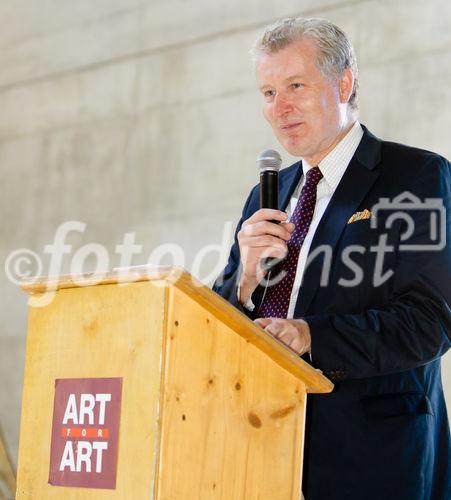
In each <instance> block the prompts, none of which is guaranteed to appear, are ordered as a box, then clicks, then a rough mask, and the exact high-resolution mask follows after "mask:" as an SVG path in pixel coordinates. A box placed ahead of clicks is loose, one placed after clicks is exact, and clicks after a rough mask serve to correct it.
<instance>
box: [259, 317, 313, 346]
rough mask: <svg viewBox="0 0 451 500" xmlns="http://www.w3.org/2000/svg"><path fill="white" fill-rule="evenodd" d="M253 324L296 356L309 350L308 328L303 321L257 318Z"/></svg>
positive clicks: (310, 343)
mask: <svg viewBox="0 0 451 500" xmlns="http://www.w3.org/2000/svg"><path fill="white" fill-rule="evenodd" d="M254 323H256V324H257V325H258V326H260V327H262V328H263V329H264V330H265V331H266V332H268V333H270V334H271V335H272V336H273V337H275V338H276V339H279V340H281V341H282V342H283V343H284V344H285V345H287V346H288V347H289V348H290V349H291V350H292V351H294V352H295V353H296V354H299V355H302V354H304V353H306V352H308V351H310V349H311V345H312V342H311V337H310V327H309V326H308V323H307V322H306V321H304V320H303V319H280V318H258V319H256V320H254Z"/></svg>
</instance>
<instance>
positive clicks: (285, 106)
mask: <svg viewBox="0 0 451 500" xmlns="http://www.w3.org/2000/svg"><path fill="white" fill-rule="evenodd" d="M292 109H293V105H292V103H291V101H290V99H288V98H287V96H285V95H284V94H276V96H275V98H274V108H273V110H274V116H275V117H276V118H277V117H279V116H283V115H285V114H286V113H288V112H290V111H291V110H292Z"/></svg>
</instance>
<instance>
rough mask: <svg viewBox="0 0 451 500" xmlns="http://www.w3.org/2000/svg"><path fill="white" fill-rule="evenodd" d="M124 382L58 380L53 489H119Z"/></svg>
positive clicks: (91, 379)
mask: <svg viewBox="0 0 451 500" xmlns="http://www.w3.org/2000/svg"><path fill="white" fill-rule="evenodd" d="M121 396H122V379H121V378H81V379H57V380H56V381H55V402H54V407H53V427H52V444H51V450H50V473H49V483H50V484H51V485H53V486H71V487H80V488H105V489H115V488H116V470H117V453H118V444H119V443H118V438H119V420H120V410H121Z"/></svg>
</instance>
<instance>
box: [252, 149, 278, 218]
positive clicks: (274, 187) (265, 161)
mask: <svg viewBox="0 0 451 500" xmlns="http://www.w3.org/2000/svg"><path fill="white" fill-rule="evenodd" d="M257 165H258V168H259V170H260V208H273V209H275V210H278V209H279V170H280V165H282V158H281V157H280V155H279V153H278V152H277V151H274V150H273V149H267V150H265V151H263V152H262V153H260V155H259V156H258V158H257Z"/></svg>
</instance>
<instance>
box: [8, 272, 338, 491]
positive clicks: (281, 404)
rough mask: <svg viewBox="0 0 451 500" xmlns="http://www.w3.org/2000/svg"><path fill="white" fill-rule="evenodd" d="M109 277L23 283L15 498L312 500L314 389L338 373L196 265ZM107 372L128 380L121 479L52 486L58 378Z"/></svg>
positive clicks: (325, 387)
mask: <svg viewBox="0 0 451 500" xmlns="http://www.w3.org/2000/svg"><path fill="white" fill-rule="evenodd" d="M96 279H97V278H96V277H91V278H90V277H87V276H85V277H84V278H80V279H77V280H74V279H64V278H60V279H58V280H54V281H52V280H50V281H49V280H44V279H43V280H40V281H38V282H33V283H29V284H24V286H23V288H24V289H25V290H26V291H27V292H28V293H30V294H31V298H32V299H33V301H34V300H36V299H37V303H38V304H37V305H36V304H35V305H33V304H31V305H30V311H29V326H28V339H27V354H26V366H25V382H24V392H23V406H22V418H21V432H20V446H19V465H18V477H17V484H18V486H17V497H16V498H17V499H18V500H21V499H30V500H51V499H53V498H58V499H64V500H71V499H83V500H86V499H95V500H102V499H126V500H144V499H146V500H148V499H161V500H163V499H165V500H166V499H167V500H169V499H171V500H191V499H202V500H209V499H212V500H213V499H223V500H257V499H260V500H299V498H300V491H301V474H302V455H303V436H304V416H305V406H306V393H309V392H310V393H327V392H330V391H331V390H332V388H333V385H332V383H331V382H330V381H329V380H328V379H326V378H325V377H324V376H323V375H322V374H321V373H320V372H319V371H318V370H315V369H314V368H312V367H311V366H310V365H308V364H307V363H305V362H304V361H303V360H302V359H300V358H299V357H298V356H296V355H295V354H294V353H292V352H291V351H290V350H289V349H288V348H286V347H285V346H284V345H283V344H281V343H280V342H278V341H277V340H275V339H274V338H272V337H271V336H270V335H268V334H266V333H265V332H264V331H263V330H262V329H260V328H259V327H258V326H256V325H255V324H254V323H252V322H251V321H249V319H248V318H247V317H245V316H244V315H243V314H241V313H240V312H239V311H238V310H237V309H235V308H234V307H232V306H231V305H230V304H228V303H227V302H226V301H225V300H223V299H222V298H221V297H220V296H218V295H217V294H215V293H214V292H212V291H211V290H210V289H208V288H207V287H205V286H203V285H201V284H200V283H199V282H197V281H196V280H194V278H192V277H191V276H190V275H189V274H188V273H186V272H185V271H183V270H180V269H176V268H172V269H167V270H160V271H157V272H155V273H150V272H149V271H147V272H141V273H138V274H137V273H136V272H134V273H133V274H130V275H129V276H125V275H124V274H123V273H122V274H117V273H111V274H108V275H107V276H105V277H104V278H103V279H102V281H101V282H98V279H97V282H96ZM49 289H50V290H54V291H50V292H48V291H47V292H46V290H49ZM49 294H54V297H53V299H52V300H50V299H51V298H52V296H51V295H49ZM46 297H48V298H49V300H46ZM41 298H42V299H43V302H44V303H47V304H46V305H42V304H39V299H41ZM96 377H99V378H109V377H113V378H114V377H120V378H122V402H121V411H120V423H119V434H118V453H117V470H116V485H115V489H99V488H92V489H91V488H86V487H65V486H54V485H50V484H49V483H48V481H49V465H50V446H51V436H52V415H53V411H54V406H53V405H54V397H55V380H56V379H84V378H96ZM72 431H73V429H72ZM80 432H81V431H80ZM85 472H86V471H85ZM91 474H94V475H95V471H92V472H91Z"/></svg>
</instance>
